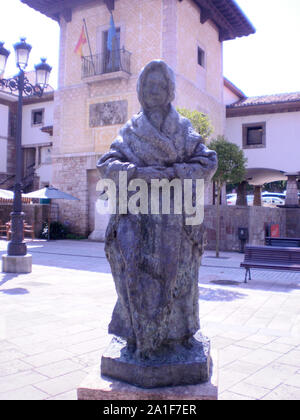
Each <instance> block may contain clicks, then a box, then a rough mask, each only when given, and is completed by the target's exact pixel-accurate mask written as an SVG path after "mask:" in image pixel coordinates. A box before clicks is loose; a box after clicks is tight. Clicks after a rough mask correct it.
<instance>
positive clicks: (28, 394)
mask: <svg viewBox="0 0 300 420" xmlns="http://www.w3.org/2000/svg"><path fill="white" fill-rule="evenodd" d="M47 397H48V394H47V393H46V392H43V391H40V390H38V389H36V388H35V387H34V386H32V385H29V386H26V387H24V388H20V389H17V390H13V391H9V392H0V400H24V401H29V400H44V399H47Z"/></svg>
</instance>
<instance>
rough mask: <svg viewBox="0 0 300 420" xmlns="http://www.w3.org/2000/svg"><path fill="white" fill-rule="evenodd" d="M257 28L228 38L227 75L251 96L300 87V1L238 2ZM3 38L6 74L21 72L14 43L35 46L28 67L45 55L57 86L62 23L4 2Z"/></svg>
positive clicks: (0, 20)
mask: <svg viewBox="0 0 300 420" xmlns="http://www.w3.org/2000/svg"><path fill="white" fill-rule="evenodd" d="M235 1H236V3H237V4H238V5H239V6H240V8H241V9H242V10H243V12H244V13H245V14H246V16H247V17H248V19H249V20H250V21H251V23H252V24H253V26H254V27H255V29H256V33H255V34H254V35H249V36H248V37H242V38H237V39H235V40H232V41H225V42H224V48H223V58H224V76H226V77H227V78H228V79H229V80H230V81H231V82H232V83H233V84H234V85H235V86H237V87H238V88H239V89H240V90H242V91H243V92H244V93H245V94H246V95H247V96H261V95H269V94H274V93H285V92H299V91H300V24H299V21H300V0H235ZM0 2H1V3H3V4H1V6H2V9H1V14H0V40H1V41H3V42H5V47H6V48H8V49H9V50H10V51H11V54H10V57H9V59H8V64H7V71H6V73H5V76H6V77H8V76H12V75H14V74H16V73H17V68H16V65H15V59H14V50H13V44H14V43H15V42H18V41H19V38H20V37H21V36H24V37H26V40H27V42H28V43H30V44H31V45H32V51H31V55H30V61H29V65H28V70H33V68H34V64H38V63H39V62H40V58H41V57H46V58H47V62H48V63H49V64H50V65H51V66H52V67H53V70H52V73H51V78H50V84H51V85H52V86H53V87H54V88H56V87H57V67H58V49H59V26H58V24H57V23H56V22H55V21H53V20H52V19H49V18H47V17H45V16H44V15H42V14H40V13H38V12H36V11H35V10H33V9H31V8H29V7H28V6H26V5H24V4H23V3H21V2H20V0H0Z"/></svg>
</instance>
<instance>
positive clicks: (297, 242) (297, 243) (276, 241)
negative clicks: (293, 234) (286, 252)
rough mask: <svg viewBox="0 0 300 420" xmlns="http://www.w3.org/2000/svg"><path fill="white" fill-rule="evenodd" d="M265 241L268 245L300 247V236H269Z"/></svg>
mask: <svg viewBox="0 0 300 420" xmlns="http://www.w3.org/2000/svg"><path fill="white" fill-rule="evenodd" d="M265 243H266V245H267V246H279V247H300V238H272V237H269V236H267V237H266V239H265Z"/></svg>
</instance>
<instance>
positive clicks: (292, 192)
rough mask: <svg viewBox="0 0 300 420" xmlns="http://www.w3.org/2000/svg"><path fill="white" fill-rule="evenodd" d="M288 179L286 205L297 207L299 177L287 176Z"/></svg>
mask: <svg viewBox="0 0 300 420" xmlns="http://www.w3.org/2000/svg"><path fill="white" fill-rule="evenodd" d="M287 177H288V180H287V186H286V197H285V205H286V206H293V207H295V206H298V205H299V198H298V185H297V175H287Z"/></svg>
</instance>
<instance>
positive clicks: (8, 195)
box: [0, 189, 14, 200]
mask: <svg viewBox="0 0 300 420" xmlns="http://www.w3.org/2000/svg"><path fill="white" fill-rule="evenodd" d="M0 198H4V199H5V200H13V199H14V192H13V191H9V190H1V189H0Z"/></svg>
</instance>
